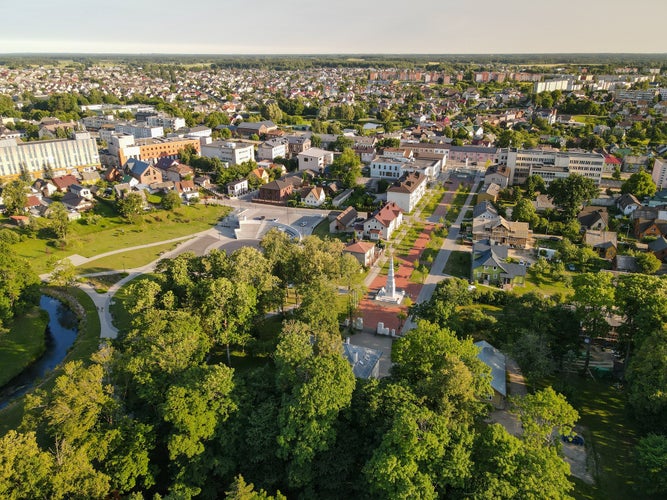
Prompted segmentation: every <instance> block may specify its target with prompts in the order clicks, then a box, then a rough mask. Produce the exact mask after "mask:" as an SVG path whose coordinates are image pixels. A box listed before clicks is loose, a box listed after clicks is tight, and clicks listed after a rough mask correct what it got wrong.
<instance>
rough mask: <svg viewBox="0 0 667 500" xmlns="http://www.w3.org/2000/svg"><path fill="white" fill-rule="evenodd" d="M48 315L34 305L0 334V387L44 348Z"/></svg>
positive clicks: (39, 354) (26, 365) (34, 358)
mask: <svg viewBox="0 0 667 500" xmlns="http://www.w3.org/2000/svg"><path fill="white" fill-rule="evenodd" d="M48 322H49V315H48V314H47V313H46V311H42V310H41V309H40V308H39V307H37V306H35V307H34V308H33V309H31V310H30V311H29V312H28V313H27V314H26V315H24V316H22V317H20V318H17V319H16V320H15V321H14V323H13V324H12V326H11V328H10V330H9V332H7V333H3V334H0V387H2V386H3V385H5V384H6V383H7V382H9V381H10V380H11V379H13V378H14V377H15V376H17V375H18V374H19V373H21V372H22V371H23V370H24V369H25V368H26V367H28V366H29V365H30V363H32V362H33V361H35V360H36V359H37V358H39V356H41V354H42V353H43V352H44V349H45V347H46V346H45V340H46V337H45V331H46V325H47V324H48Z"/></svg>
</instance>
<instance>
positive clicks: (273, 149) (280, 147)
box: [257, 138, 288, 160]
mask: <svg viewBox="0 0 667 500" xmlns="http://www.w3.org/2000/svg"><path fill="white" fill-rule="evenodd" d="M287 152H288V141H287V139H284V138H280V139H270V140H268V141H265V142H263V143H262V144H260V145H259V146H258V147H257V158H258V159H259V160H275V159H276V158H287Z"/></svg>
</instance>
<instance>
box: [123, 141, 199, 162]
mask: <svg viewBox="0 0 667 500" xmlns="http://www.w3.org/2000/svg"><path fill="white" fill-rule="evenodd" d="M121 137H124V138H126V137H128V136H121ZM123 144H124V145H123V146H119V148H118V161H119V164H120V165H125V162H126V161H127V160H128V159H130V158H134V159H136V160H141V161H145V162H147V163H154V162H156V161H157V160H159V159H160V158H164V157H167V158H171V159H174V160H175V159H176V158H178V153H179V152H180V151H181V150H183V149H185V148H186V147H188V146H192V147H193V148H194V149H195V151H197V154H199V153H200V151H201V146H200V143H199V139H187V138H180V137H161V138H156V139H137V140H136V141H133V142H132V144H127V143H123Z"/></svg>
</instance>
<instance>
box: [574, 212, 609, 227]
mask: <svg viewBox="0 0 667 500" xmlns="http://www.w3.org/2000/svg"><path fill="white" fill-rule="evenodd" d="M577 221H579V224H580V225H581V230H582V231H586V230H589V229H592V230H594V231H603V230H604V229H607V224H608V221H609V213H608V212H607V209H606V208H604V207H593V206H588V207H584V208H583V209H582V210H581V212H579V213H578V214H577Z"/></svg>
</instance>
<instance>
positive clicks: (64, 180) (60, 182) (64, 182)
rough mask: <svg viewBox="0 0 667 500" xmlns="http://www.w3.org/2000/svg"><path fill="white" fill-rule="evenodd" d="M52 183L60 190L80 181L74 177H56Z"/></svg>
mask: <svg viewBox="0 0 667 500" xmlns="http://www.w3.org/2000/svg"><path fill="white" fill-rule="evenodd" d="M51 182H53V183H54V184H55V185H56V187H57V188H58V189H65V188H68V187H69V186H71V185H72V184H76V183H77V182H79V181H78V180H77V179H76V177H74V176H73V175H62V176H60V177H54V178H53V179H51Z"/></svg>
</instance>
